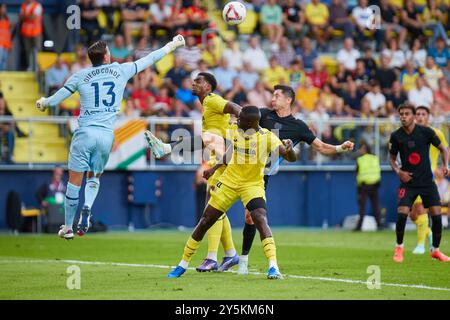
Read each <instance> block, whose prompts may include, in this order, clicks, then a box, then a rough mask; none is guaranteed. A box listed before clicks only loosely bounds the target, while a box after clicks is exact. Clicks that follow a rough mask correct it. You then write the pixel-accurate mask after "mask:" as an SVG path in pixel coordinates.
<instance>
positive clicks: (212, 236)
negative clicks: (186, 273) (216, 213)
mask: <svg viewBox="0 0 450 320" xmlns="http://www.w3.org/2000/svg"><path fill="white" fill-rule="evenodd" d="M222 228H223V216H221V217H220V218H219V220H217V221H216V223H214V224H213V225H212V227H211V228H209V230H208V259H212V260H214V261H217V251H218V250H219V243H220V237H221V235H222Z"/></svg>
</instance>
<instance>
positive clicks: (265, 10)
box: [261, 0, 284, 52]
mask: <svg viewBox="0 0 450 320" xmlns="http://www.w3.org/2000/svg"><path fill="white" fill-rule="evenodd" d="M282 23H283V10H282V9H281V7H280V6H279V5H278V4H277V1H276V0H267V2H266V3H265V4H264V5H263V6H262V8H261V25H262V32H263V33H267V36H268V39H269V42H270V43H271V49H272V51H274V52H276V51H278V48H279V43H280V40H281V37H282V36H283V32H284V28H283V24H282Z"/></svg>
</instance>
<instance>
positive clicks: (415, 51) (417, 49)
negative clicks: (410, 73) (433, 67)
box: [406, 38, 427, 68]
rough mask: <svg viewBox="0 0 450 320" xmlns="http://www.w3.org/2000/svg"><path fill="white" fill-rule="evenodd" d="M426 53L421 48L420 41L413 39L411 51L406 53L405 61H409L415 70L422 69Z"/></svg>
mask: <svg viewBox="0 0 450 320" xmlns="http://www.w3.org/2000/svg"><path fill="white" fill-rule="evenodd" d="M426 57H427V51H426V50H425V49H423V48H422V42H421V41H420V39H418V38H416V39H414V41H413V43H412V45H411V49H410V50H408V51H407V52H406V60H411V61H412V62H413V65H414V67H415V68H422V67H424V66H425V59H426Z"/></svg>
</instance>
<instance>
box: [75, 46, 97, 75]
mask: <svg viewBox="0 0 450 320" xmlns="http://www.w3.org/2000/svg"><path fill="white" fill-rule="evenodd" d="M91 66H92V64H91V61H90V60H89V58H88V54H87V50H86V48H85V47H83V46H82V45H78V46H77V47H76V48H75V62H74V63H73V64H72V66H71V67H70V73H71V74H74V73H76V72H78V71H80V70H82V69H85V68H90V67H91Z"/></svg>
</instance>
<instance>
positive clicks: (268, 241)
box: [261, 237, 277, 263]
mask: <svg viewBox="0 0 450 320" xmlns="http://www.w3.org/2000/svg"><path fill="white" fill-rule="evenodd" d="M261 244H262V247H263V251H264V255H265V256H266V258H267V260H269V263H270V261H271V260H274V261H275V263H276V261H277V248H276V246H275V240H274V239H273V237H269V238H265V239H264V240H262V241H261Z"/></svg>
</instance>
